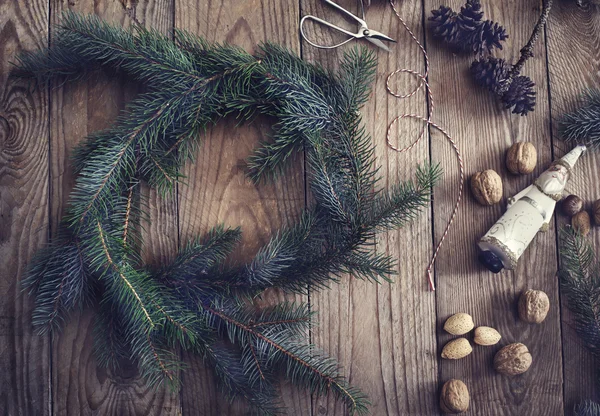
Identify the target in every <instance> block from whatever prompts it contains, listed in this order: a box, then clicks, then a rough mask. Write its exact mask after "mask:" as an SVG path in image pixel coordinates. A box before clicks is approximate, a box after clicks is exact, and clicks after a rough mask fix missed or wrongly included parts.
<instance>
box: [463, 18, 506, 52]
mask: <svg viewBox="0 0 600 416" xmlns="http://www.w3.org/2000/svg"><path fill="white" fill-rule="evenodd" d="M506 38H508V35H507V34H506V31H505V30H504V28H503V27H502V26H500V25H499V24H498V23H494V22H492V21H491V20H486V21H484V22H478V23H477V28H476V29H475V30H474V31H472V32H471V35H469V36H468V37H466V39H465V42H464V47H465V49H467V48H468V50H470V51H473V52H474V53H475V54H477V55H483V54H484V53H490V52H491V51H492V49H494V48H498V49H502V43H501V42H503V41H504V40H506Z"/></svg>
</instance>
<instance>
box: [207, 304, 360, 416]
mask: <svg viewBox="0 0 600 416" xmlns="http://www.w3.org/2000/svg"><path fill="white" fill-rule="evenodd" d="M202 308H203V309H204V310H205V311H206V312H208V313H210V314H212V315H213V316H215V317H217V318H219V319H221V320H222V321H224V322H225V323H226V324H227V325H229V326H233V327H234V329H233V330H232V331H231V332H241V333H243V335H244V336H250V337H253V338H257V339H258V340H261V341H263V342H264V343H265V344H267V345H268V346H269V347H270V348H273V349H274V350H275V351H277V353H278V355H279V360H281V361H282V362H284V363H285V364H286V366H287V373H288V375H291V378H292V380H293V381H294V382H296V383H303V384H304V383H306V385H307V387H308V388H309V389H310V390H311V392H312V393H315V394H318V395H321V394H324V393H325V392H327V391H332V392H333V393H335V394H336V396H338V397H340V398H341V399H342V400H343V401H344V402H345V403H346V404H347V406H348V410H349V411H350V413H351V414H366V400H365V397H364V395H363V394H362V393H361V392H360V391H358V390H355V389H351V388H349V387H348V386H346V385H345V383H344V382H343V380H342V379H341V378H340V377H339V376H338V375H337V374H336V367H337V365H336V364H334V362H333V361H332V360H331V359H326V358H323V357H322V356H319V355H317V353H316V352H315V351H314V350H311V348H312V346H310V345H304V346H303V345H300V344H298V343H297V342H294V341H293V340H292V339H291V338H289V337H286V336H285V335H283V336H282V335H280V336H279V337H277V336H272V337H268V336H266V335H264V334H263V333H262V332H260V331H257V330H256V329H254V328H252V327H250V326H249V325H247V324H245V323H243V322H240V321H238V320H236V319H235V318H233V317H231V316H229V315H227V314H225V313H224V312H222V311H220V310H217V309H215V308H212V307H210V306H209V305H202ZM234 340H235V338H234ZM306 375H308V377H304V376H306Z"/></svg>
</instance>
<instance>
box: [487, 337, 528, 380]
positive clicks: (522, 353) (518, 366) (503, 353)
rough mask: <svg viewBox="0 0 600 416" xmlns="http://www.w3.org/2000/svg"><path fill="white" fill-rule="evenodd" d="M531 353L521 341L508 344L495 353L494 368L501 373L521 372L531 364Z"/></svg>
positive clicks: (511, 374) (513, 373)
mask: <svg viewBox="0 0 600 416" xmlns="http://www.w3.org/2000/svg"><path fill="white" fill-rule="evenodd" d="M531 361H532V358H531V354H530V353H529V350H528V349H527V347H526V346H525V345H523V344H521V343H519V342H518V343H515V344H508V345H507V346H505V347H504V348H502V349H501V350H500V351H498V352H497V353H496V356H495V357H494V369H496V371H497V372H499V373H501V374H506V375H509V376H515V375H517V374H523V373H524V372H525V371H527V370H529V367H530V366H531Z"/></svg>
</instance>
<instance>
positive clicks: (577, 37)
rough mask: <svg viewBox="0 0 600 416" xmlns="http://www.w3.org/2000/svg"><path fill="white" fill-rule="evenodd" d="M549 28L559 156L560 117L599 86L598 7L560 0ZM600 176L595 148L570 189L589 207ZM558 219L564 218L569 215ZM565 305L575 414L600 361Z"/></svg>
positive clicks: (594, 392)
mask: <svg viewBox="0 0 600 416" xmlns="http://www.w3.org/2000/svg"><path fill="white" fill-rule="evenodd" d="M547 32H548V58H549V68H550V89H551V92H552V95H551V111H552V118H553V133H554V152H555V155H556V157H560V156H562V155H563V154H564V153H565V152H567V151H568V150H569V147H568V146H567V145H565V143H563V142H561V141H560V140H559V137H558V136H559V135H558V125H557V121H558V119H559V118H560V117H561V116H562V115H563V114H565V113H566V112H570V111H573V110H574V109H575V108H576V107H577V103H578V99H579V97H580V96H581V93H582V92H584V91H585V90H587V89H589V88H599V87H600V76H599V75H598V65H599V63H600V49H599V45H600V13H599V12H598V10H594V9H593V8H579V7H577V6H576V5H575V2H572V3H569V2H558V3H556V4H555V6H554V9H553V10H552V13H551V15H550V22H549V25H548V30H547ZM565 51H569V53H568V54H567V53H565ZM599 176H600V156H599V155H598V153H591V152H590V153H588V154H586V155H585V156H584V157H583V158H582V159H581V161H580V162H579V164H578V165H577V167H576V169H575V172H574V174H573V176H572V177H571V179H570V180H569V184H568V185H567V191H566V193H573V194H576V195H579V196H580V197H581V198H583V199H584V200H585V201H587V203H586V207H587V209H589V208H590V204H591V203H592V202H593V201H595V200H596V199H598V198H600V183H598V181H597V180H595V178H598V177H599ZM592 178H594V179H592ZM559 218H560V222H561V223H563V222H565V221H566V220H567V219H566V218H561V217H559ZM591 237H592V238H593V239H594V243H595V246H596V247H600V233H598V232H594V233H592V234H591ZM562 306H563V311H562V331H563V336H562V340H563V357H564V383H565V384H564V393H565V414H570V412H571V411H572V409H573V406H574V405H575V404H576V403H578V402H579V401H581V400H583V399H594V398H595V399H596V400H597V399H598V398H599V397H600V396H599V394H600V390H599V389H598V384H597V383H596V382H595V381H596V379H597V377H596V376H597V372H596V370H595V369H596V368H597V364H598V363H595V362H594V360H593V358H592V356H591V354H589V352H588V351H587V350H586V349H585V347H584V345H583V343H582V342H581V339H580V338H579V337H578V336H577V334H576V332H575V330H574V328H573V316H572V314H571V313H570V311H569V310H568V308H567V305H566V302H565V301H563V305H562Z"/></svg>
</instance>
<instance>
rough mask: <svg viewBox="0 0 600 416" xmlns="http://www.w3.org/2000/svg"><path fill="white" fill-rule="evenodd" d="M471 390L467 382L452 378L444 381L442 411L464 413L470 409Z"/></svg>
mask: <svg viewBox="0 0 600 416" xmlns="http://www.w3.org/2000/svg"><path fill="white" fill-rule="evenodd" d="M469 399H470V397H469V390H468V389H467V386H466V384H465V383H463V382H462V381H460V380H456V379H452V380H448V381H446V382H445V383H444V386H443V387H442V393H441V394H440V407H441V409H442V412H444V413H450V414H455V415H457V414H459V413H464V412H466V411H467V410H468V409H469Z"/></svg>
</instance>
